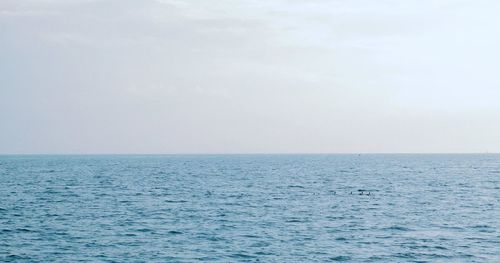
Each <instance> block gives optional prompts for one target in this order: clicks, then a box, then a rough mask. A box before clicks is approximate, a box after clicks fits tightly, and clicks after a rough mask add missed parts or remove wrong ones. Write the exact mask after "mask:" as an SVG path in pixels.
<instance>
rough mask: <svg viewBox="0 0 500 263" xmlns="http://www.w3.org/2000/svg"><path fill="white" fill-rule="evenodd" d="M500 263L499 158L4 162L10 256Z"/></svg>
mask: <svg viewBox="0 0 500 263" xmlns="http://www.w3.org/2000/svg"><path fill="white" fill-rule="evenodd" d="M336 261H344V262H500V155H495V154H361V155H358V154H351V155H335V154H331V155H329V154H309V155H300V154H290V155H3V156H0V262H336Z"/></svg>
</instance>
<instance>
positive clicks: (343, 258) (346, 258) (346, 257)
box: [330, 256, 351, 261]
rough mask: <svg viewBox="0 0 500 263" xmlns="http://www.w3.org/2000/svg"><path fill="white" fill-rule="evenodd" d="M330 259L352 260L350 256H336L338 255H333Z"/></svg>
mask: <svg viewBox="0 0 500 263" xmlns="http://www.w3.org/2000/svg"><path fill="white" fill-rule="evenodd" d="M330 259H331V260H333V261H348V260H351V257H349V256H336V257H332V258H330Z"/></svg>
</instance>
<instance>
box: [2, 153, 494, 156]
mask: <svg viewBox="0 0 500 263" xmlns="http://www.w3.org/2000/svg"><path fill="white" fill-rule="evenodd" d="M444 154H457V155H460V154H500V152H269V153H266V152H249V153H244V152H241V153H237V152H236V153H223V152H222V153H196V152H192V153H0V156H14V155H17V156H29V155H31V156H34V155H40V156H50V155H73V156H77V155H83V156H91V155H444Z"/></svg>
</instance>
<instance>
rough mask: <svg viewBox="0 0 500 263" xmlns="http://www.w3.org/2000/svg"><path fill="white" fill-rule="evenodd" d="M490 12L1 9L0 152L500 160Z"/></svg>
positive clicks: (300, 3) (435, 4)
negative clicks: (475, 156) (490, 155)
mask: <svg viewBox="0 0 500 263" xmlns="http://www.w3.org/2000/svg"><path fill="white" fill-rule="evenodd" d="M498 14H500V1H496V0H439V1H435V0H404V1H401V0H380V1H373V0H310V1H306V0H266V1H255V0H238V1H235V0H203V1H202V0H199V1H195V0H192V1H188V0H1V1H0V154H2V153H3V154H24V153H26V154H29V153H34V154H39V153H47V154H56V153H59V154H64V153H74V154H92V153H118V154H121V153H464V152H472V153H483V152H500V78H499V77H498V74H499V73H498V68H499V67H500V49H499V48H498V47H499V46H500V16H499V15H498Z"/></svg>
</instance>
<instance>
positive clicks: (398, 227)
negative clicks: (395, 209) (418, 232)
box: [384, 226, 411, 231]
mask: <svg viewBox="0 0 500 263" xmlns="http://www.w3.org/2000/svg"><path fill="white" fill-rule="evenodd" d="M384 230H397V231H411V229H409V228H407V227H404V226H390V227H386V228H384Z"/></svg>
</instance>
